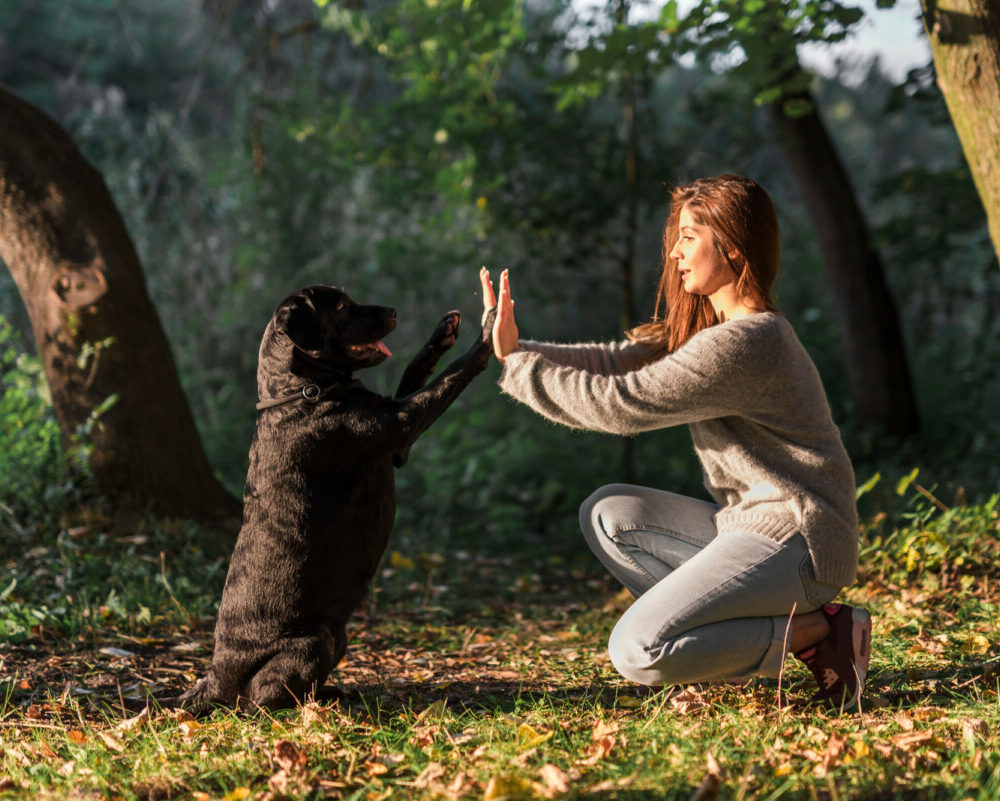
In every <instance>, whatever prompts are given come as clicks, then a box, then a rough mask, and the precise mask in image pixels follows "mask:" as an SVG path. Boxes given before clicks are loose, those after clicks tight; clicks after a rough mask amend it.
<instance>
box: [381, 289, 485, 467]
mask: <svg viewBox="0 0 1000 801" xmlns="http://www.w3.org/2000/svg"><path fill="white" fill-rule="evenodd" d="M495 319H496V308H495V307H494V308H493V309H491V310H490V312H489V314H488V315H487V317H486V319H485V320H484V321H483V328H482V332H481V333H480V336H479V337H478V338H477V340H476V341H475V342H474V343H473V344H472V347H470V348H469V349H468V350H467V351H466V352H465V353H463V354H462V355H461V356H459V357H458V358H457V359H455V360H454V361H453V362H452V363H451V364H449V365H448V367H447V369H445V370H444V371H443V372H442V373H441V374H440V375H438V377H437V378H435V379H434V380H433V381H432V382H431V383H430V384H428V385H427V386H425V387H424V388H423V389H420V390H417V391H416V392H414V393H413V394H411V395H408V396H406V397H404V398H391V399H384V400H383V403H382V404H381V407H380V408H378V409H373V410H372V414H371V416H370V421H369V423H368V424H367V425H366V427H365V431H364V446H365V447H366V448H367V449H368V450H370V451H373V452H379V453H385V452H386V451H401V450H403V449H405V448H408V447H409V446H410V445H412V444H413V443H414V442H416V440H417V438H418V437H419V436H420V435H421V434H422V433H423V432H424V431H426V430H427V429H428V428H429V427H430V425H431V424H432V423H433V422H434V421H435V420H437V418H438V417H440V416H441V414H442V413H443V412H444V410H445V409H447V408H448V406H450V405H451V403H452V402H453V401H454V400H455V398H457V397H458V395H459V393H461V391H462V390H463V389H465V388H466V387H467V386H468V385H469V383H470V382H471V381H472V379H473V378H475V377H476V376H477V375H479V373H481V372H482V371H483V370H485V369H486V365H487V364H488V363H489V358H490V353H492V352H493V322H494V320H495Z"/></svg>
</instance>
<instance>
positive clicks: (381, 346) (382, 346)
mask: <svg viewBox="0 0 1000 801" xmlns="http://www.w3.org/2000/svg"><path fill="white" fill-rule="evenodd" d="M375 347H376V348H378V349H379V350H380V351H382V353H384V354H385V355H386V356H392V351H390V350H389V349H388V348H387V347H386V346H385V343H384V342H381V341H379V342H376V343H375Z"/></svg>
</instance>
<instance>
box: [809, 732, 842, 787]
mask: <svg viewBox="0 0 1000 801" xmlns="http://www.w3.org/2000/svg"><path fill="white" fill-rule="evenodd" d="M846 742H847V741H846V739H845V738H844V737H843V736H842V735H840V734H831V735H830V739H829V740H828V741H827V745H826V753H825V754H823V760H822V761H821V762H820V763H819V764H818V765H817V766H816V767H815V768H813V774H814V775H815V776H816V777H817V778H820V779H822V778H824V777H825V776H826V775H827V774H828V773H829V772H830V768H832V767H835V766H836V765H839V764H840V762H841V761H842V759H843V754H844V745H845V743H846Z"/></svg>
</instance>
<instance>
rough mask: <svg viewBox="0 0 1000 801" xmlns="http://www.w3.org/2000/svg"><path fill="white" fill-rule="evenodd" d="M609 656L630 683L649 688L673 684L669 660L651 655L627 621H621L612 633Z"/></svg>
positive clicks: (609, 639)
mask: <svg viewBox="0 0 1000 801" xmlns="http://www.w3.org/2000/svg"><path fill="white" fill-rule="evenodd" d="M608 656H609V657H611V664H612V665H613V666H614V668H615V670H617V671H618V672H619V673H620V674H621V675H622V676H623V677H624V678H626V679H628V680H629V681H634V682H636V683H637V684H645V685H648V686H658V685H663V684H672V683H673V682H672V681H671V680H670V678H669V676H668V673H669V667H670V666H669V659H664V658H663V656H662V655H661V654H657V655H654V654H651V653H650V651H649V650H648V648H647V647H646V645H645V644H644V643H643V641H642V639H641V638H640V637H638V636H637V633H636V632H634V631H632V630H631V629H630V627H629V625H628V622H627V620H625V619H622V620H619V621H618V624H617V625H616V626H615V627H614V629H613V630H612V631H611V636H610V637H609V638H608Z"/></svg>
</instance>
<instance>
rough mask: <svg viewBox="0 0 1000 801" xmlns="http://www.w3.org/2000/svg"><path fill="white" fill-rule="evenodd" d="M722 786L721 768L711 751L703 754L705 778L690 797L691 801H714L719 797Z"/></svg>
mask: <svg viewBox="0 0 1000 801" xmlns="http://www.w3.org/2000/svg"><path fill="white" fill-rule="evenodd" d="M721 784H722V768H721V767H720V766H719V763H718V761H717V760H716V759H715V755H714V754H713V753H712V752H711V751H706V752H705V776H704V777H703V778H702V780H701V784H699V785H698V789H697V790H695V791H694V793H693V794H692V795H691V801H714V800H715V799H716V798H718V797H719V787H720V786H721Z"/></svg>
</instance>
